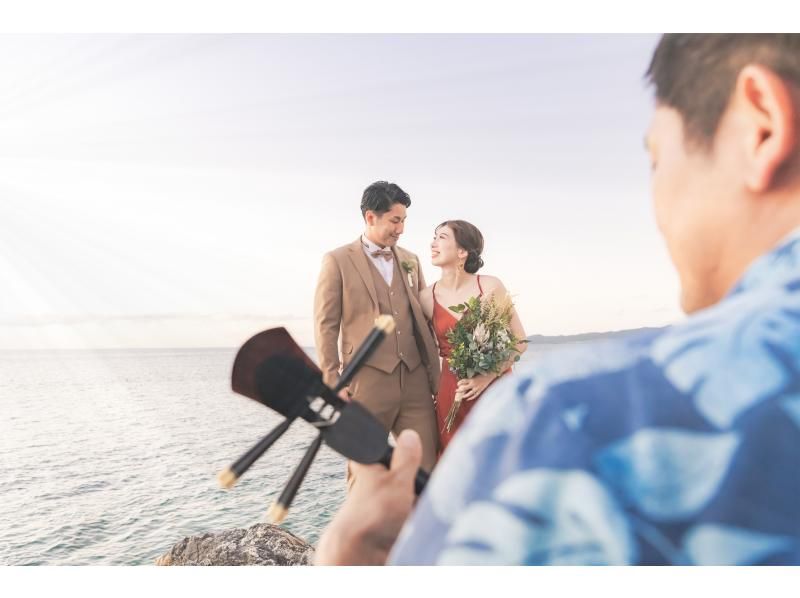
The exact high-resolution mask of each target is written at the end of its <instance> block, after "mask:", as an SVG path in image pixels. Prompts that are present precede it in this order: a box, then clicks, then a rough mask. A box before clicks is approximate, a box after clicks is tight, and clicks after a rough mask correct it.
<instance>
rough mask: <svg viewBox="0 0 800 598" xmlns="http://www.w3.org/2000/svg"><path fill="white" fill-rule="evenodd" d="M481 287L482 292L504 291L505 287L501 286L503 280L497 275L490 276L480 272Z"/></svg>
mask: <svg viewBox="0 0 800 598" xmlns="http://www.w3.org/2000/svg"><path fill="white" fill-rule="evenodd" d="M481 287H482V288H483V292H484V293H493V292H496V291H504V290H505V288H506V287H505V286H503V281H502V280H500V279H499V278H497V276H490V275H487V274H481Z"/></svg>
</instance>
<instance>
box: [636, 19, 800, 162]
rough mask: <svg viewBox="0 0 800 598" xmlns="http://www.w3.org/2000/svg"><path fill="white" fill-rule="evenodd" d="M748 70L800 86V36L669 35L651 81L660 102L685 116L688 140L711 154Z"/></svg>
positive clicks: (652, 67) (654, 63)
mask: <svg viewBox="0 0 800 598" xmlns="http://www.w3.org/2000/svg"><path fill="white" fill-rule="evenodd" d="M748 64H759V65H761V66H764V67H766V68H768V69H770V70H771V71H773V72H774V73H775V74H777V75H779V76H780V77H781V78H783V79H785V80H786V81H787V82H790V83H793V84H795V85H800V34H797V33H668V34H666V35H664V36H663V37H662V38H661V41H659V43H658V47H656V50H655V52H654V53H653V59H652V61H651V62H650V67H649V68H648V69H647V74H646V75H645V76H646V77H647V79H648V80H649V82H650V83H652V84H653V85H654V86H655V91H656V99H657V100H658V102H660V103H661V104H663V105H665V106H669V107H670V108H674V109H675V110H677V111H678V113H679V114H680V115H681V117H682V118H683V124H684V127H685V132H686V136H687V139H689V140H690V141H692V142H696V143H699V145H701V146H703V147H706V148H708V147H710V146H711V142H712V141H713V139H714V136H715V135H716V132H717V126H718V125H719V121H720V119H721V118H722V114H723V113H724V112H725V109H726V108H727V107H728V102H729V100H730V97H731V94H732V93H733V90H734V87H735V85H736V78H737V77H738V76H739V72H740V71H741V70H742V69H743V68H744V67H745V66H747V65H748Z"/></svg>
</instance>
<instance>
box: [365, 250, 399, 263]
mask: <svg viewBox="0 0 800 598" xmlns="http://www.w3.org/2000/svg"><path fill="white" fill-rule="evenodd" d="M369 254H370V255H371V256H372V257H382V258H383V259H385V260H386V261H387V262H390V261H391V260H392V258H393V257H394V254H393V253H392V250H391V249H377V250H375V251H370V253H369Z"/></svg>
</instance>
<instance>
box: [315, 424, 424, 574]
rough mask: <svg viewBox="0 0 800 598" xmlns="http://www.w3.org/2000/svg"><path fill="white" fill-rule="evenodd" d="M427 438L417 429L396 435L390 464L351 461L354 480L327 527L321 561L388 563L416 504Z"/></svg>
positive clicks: (319, 551)
mask: <svg viewBox="0 0 800 598" xmlns="http://www.w3.org/2000/svg"><path fill="white" fill-rule="evenodd" d="M421 462H422V442H421V441H420V439H419V435H418V434H417V433H416V432H414V431H413V430H404V431H403V432H402V433H401V434H400V436H398V437H397V446H395V448H394V454H393V455H392V462H391V467H390V468H389V469H386V468H385V467H384V466H383V465H360V464H358V463H355V462H352V461H351V462H350V466H351V469H352V473H353V477H354V482H353V485H352V488H351V490H350V492H349V494H348V495H347V499H346V500H345V501H344V504H343V505H342V508H341V509H339V512H338V513H337V514H336V516H335V517H334V518H333V521H331V523H330V524H329V525H328V527H327V528H326V529H325V532H324V533H323V534H322V537H321V538H320V540H319V542H318V543H317V549H316V553H315V556H314V564H316V565H383V564H385V563H386V559H387V558H388V556H389V551H390V550H391V549H392V546H393V545H394V542H395V540H396V539H397V535H398V534H399V533H400V529H401V528H402V527H403V523H404V522H405V520H406V518H408V515H409V514H410V513H411V509H412V508H413V506H414V500H415V496H414V476H415V475H416V473H417V468H418V467H419V465H420V463H421Z"/></svg>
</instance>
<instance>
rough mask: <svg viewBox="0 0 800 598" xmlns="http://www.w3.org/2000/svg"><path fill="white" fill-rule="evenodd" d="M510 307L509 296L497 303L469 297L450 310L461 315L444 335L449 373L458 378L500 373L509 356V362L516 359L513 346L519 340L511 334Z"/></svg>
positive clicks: (515, 346)
mask: <svg viewBox="0 0 800 598" xmlns="http://www.w3.org/2000/svg"><path fill="white" fill-rule="evenodd" d="M513 307H514V304H513V303H512V302H511V299H510V298H509V297H506V298H505V299H503V300H501V301H497V300H496V299H495V298H494V296H491V297H489V298H488V299H484V300H481V299H480V298H478V297H470V298H469V299H467V301H466V302H465V303H461V304H460V305H454V306H452V307H451V308H450V311H452V312H454V313H458V314H463V315H462V316H461V319H460V320H459V321H458V323H457V324H456V325H455V326H454V327H453V328H452V329H451V330H450V331H449V332H448V333H447V340H448V342H449V343H450V346H451V347H452V352H451V353H450V358H449V359H448V363H449V365H450V371H451V372H453V373H454V374H455V375H456V376H457V377H458V378H459V379H464V378H472V377H474V376H478V375H481V374H488V373H489V372H492V373H494V374H501V373H502V370H503V369H504V368H506V367H508V363H509V361H510V360H511V357H512V356H514V360H513V361H518V360H519V350H518V349H517V344H518V343H520V342H522V339H518V338H516V337H515V336H514V335H513V334H512V332H511V315H512V309H513ZM515 354H516V355H515Z"/></svg>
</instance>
